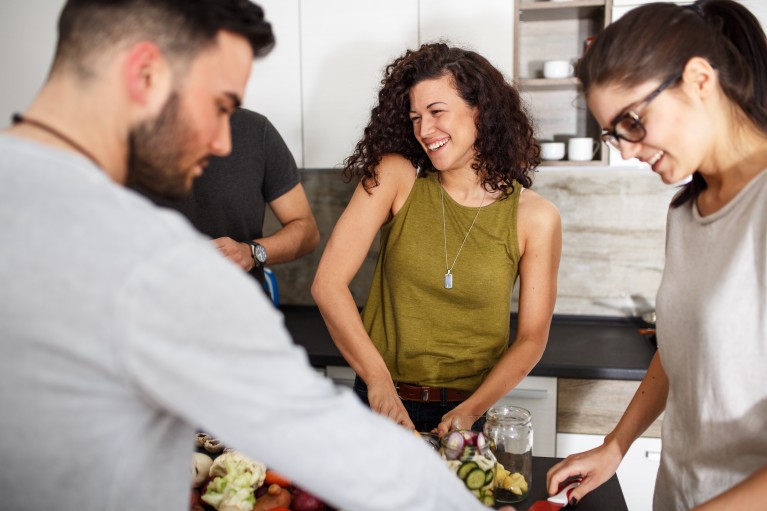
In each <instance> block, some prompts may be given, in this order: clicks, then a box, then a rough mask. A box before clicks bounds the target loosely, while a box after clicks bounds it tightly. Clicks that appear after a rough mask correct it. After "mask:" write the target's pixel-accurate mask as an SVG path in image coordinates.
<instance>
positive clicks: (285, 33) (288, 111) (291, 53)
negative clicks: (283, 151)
mask: <svg viewBox="0 0 767 511" xmlns="http://www.w3.org/2000/svg"><path fill="white" fill-rule="evenodd" d="M258 4H259V5H260V6H261V7H263V9H264V15H265V17H266V19H267V20H268V21H269V22H270V23H271V24H272V30H273V31H274V35H275V39H276V41H277V44H276V45H275V47H274V49H273V50H272V51H271V53H269V55H267V56H266V57H264V58H260V59H256V60H255V61H254V62H253V68H252V71H251V73H250V80H248V84H247V86H246V89H245V97H244V98H243V106H244V107H245V108H249V109H251V110H255V111H256V112H259V113H262V114H264V115H265V116H267V117H268V118H269V120H270V121H271V122H272V124H274V127H275V128H277V131H279V132H280V135H282V138H283V139H284V140H285V143H286V144H287V145H288V147H289V148H290V152H291V153H293V157H294V158H295V159H296V164H297V165H298V167H299V168H301V167H303V166H304V164H303V158H304V156H303V147H302V146H303V144H302V126H301V48H300V44H299V43H300V40H301V38H300V34H299V24H298V0H259V1H258Z"/></svg>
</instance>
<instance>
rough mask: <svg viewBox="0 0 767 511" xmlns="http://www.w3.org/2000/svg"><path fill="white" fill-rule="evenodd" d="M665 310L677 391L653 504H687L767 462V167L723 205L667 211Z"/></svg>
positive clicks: (662, 341)
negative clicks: (712, 210) (714, 208)
mask: <svg viewBox="0 0 767 511" xmlns="http://www.w3.org/2000/svg"><path fill="white" fill-rule="evenodd" d="M657 314H658V322H657V328H658V349H659V352H660V358H661V362H662V363H663V368H664V369H665V371H666V374H667V375H668V378H669V395H668V401H667V404H666V413H665V415H664V418H663V434H662V435H663V453H662V457H661V466H660V470H659V472H658V478H657V482H656V492H655V503H654V509H656V510H658V511H669V510H687V509H690V508H692V507H695V506H696V505H697V504H700V503H702V502H705V501H706V500H709V499H711V498H712V497H714V496H716V495H719V494H720V493H722V492H724V491H726V490H728V489H730V488H731V487H733V486H734V485H736V484H738V483H739V482H740V481H742V480H743V479H745V478H746V477H748V476H749V475H751V474H752V473H754V472H756V471H757V470H758V469H760V468H762V467H764V466H767V378H766V377H765V370H766V369H767V171H764V172H762V173H761V174H760V175H759V176H757V177H755V178H754V179H753V180H752V181H751V182H750V183H749V184H748V185H747V186H746V187H745V188H743V189H742V190H741V191H740V192H739V193H738V194H737V195H736V196H735V197H734V198H733V199H732V200H731V201H730V202H729V203H728V204H727V205H726V206H725V207H723V208H722V209H721V210H719V211H717V212H716V213H713V214H711V215H708V216H705V217H701V216H700V214H699V213H698V209H697V206H695V205H694V204H692V203H689V204H684V205H682V206H680V207H678V208H675V209H671V210H670V211H669V215H668V227H667V243H666V267H665V270H664V273H663V280H662V283H661V286H660V289H659V291H658V300H657Z"/></svg>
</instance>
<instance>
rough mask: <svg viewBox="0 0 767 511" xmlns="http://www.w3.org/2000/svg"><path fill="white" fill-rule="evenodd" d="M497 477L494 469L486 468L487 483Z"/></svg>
mask: <svg viewBox="0 0 767 511" xmlns="http://www.w3.org/2000/svg"><path fill="white" fill-rule="evenodd" d="M493 479H495V474H493V470H492V469H490V470H485V484H490V483H491V482H492V480H493Z"/></svg>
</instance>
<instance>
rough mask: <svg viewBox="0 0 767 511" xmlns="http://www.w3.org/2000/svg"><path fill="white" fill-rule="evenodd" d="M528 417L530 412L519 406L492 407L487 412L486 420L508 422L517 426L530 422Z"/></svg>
mask: <svg viewBox="0 0 767 511" xmlns="http://www.w3.org/2000/svg"><path fill="white" fill-rule="evenodd" d="M530 417H531V414H530V412H529V411H528V410H526V409H525V408H522V407H520V406H511V405H502V406H494V407H492V408H490V409H489V410H488V411H487V419H488V420H496V421H504V422H505V421H509V422H514V423H517V424H524V423H526V422H530Z"/></svg>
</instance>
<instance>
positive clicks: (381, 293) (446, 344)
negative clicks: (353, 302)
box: [362, 174, 522, 391]
mask: <svg viewBox="0 0 767 511" xmlns="http://www.w3.org/2000/svg"><path fill="white" fill-rule="evenodd" d="M521 189H522V187H521V186H520V185H519V184H518V183H516V182H515V183H514V192H513V193H512V194H511V195H510V196H509V197H508V198H506V199H503V200H498V201H496V202H493V203H492V204H489V205H487V206H484V207H482V209H481V211H480V212H479V215H478V216H477V220H476V222H475V223H474V227H473V228H472V229H471V232H470V233H469V236H468V238H467V239H466V243H465V244H464V246H463V248H462V249H461V252H460V255H459V256H458V259H457V261H456V262H455V265H454V266H453V268H452V272H451V273H452V275H453V287H452V289H446V288H445V273H446V271H447V269H446V266H445V237H444V236H443V222H442V199H441V195H440V191H441V185H440V183H439V181H438V180H437V176H436V174H429V175H428V176H427V177H424V178H420V177H419V178H418V179H416V180H415V184H414V185H413V189H412V191H411V192H410V195H409V196H408V198H407V201H406V202H405V204H404V205H403V206H402V209H400V210H399V211H398V212H397V214H396V215H395V216H394V217H393V218H392V219H391V220H390V221H389V222H387V223H386V224H384V225H383V227H382V228H381V248H380V251H379V254H378V261H377V263H376V267H375V271H374V274H373V282H372V285H371V288H370V294H369V296H368V300H367V303H366V304H365V307H364V309H363V311H362V321H363V323H364V325H365V328H366V330H367V332H368V334H369V335H370V338H371V339H372V340H373V344H374V345H375V346H376V348H377V349H378V351H379V352H380V353H381V356H382V357H383V359H384V361H385V362H386V366H387V367H388V369H389V371H390V372H391V375H392V379H393V380H394V381H401V382H407V383H412V384H416V385H430V386H436V387H448V388H454V389H461V390H468V391H473V390H474V389H476V388H477V387H478V386H479V384H480V383H482V381H483V380H484V378H485V377H486V376H487V374H488V372H490V369H492V367H493V366H494V365H495V363H496V362H497V361H498V359H499V358H500V357H501V355H503V353H504V352H505V350H506V348H507V346H508V342H509V313H510V309H511V294H512V290H513V288H514V282H515V281H516V279H517V275H518V273H519V258H520V256H519V243H518V241H517V207H518V204H519V195H520V193H521ZM444 205H445V226H446V232H447V236H446V237H447V260H448V263H447V264H448V266H450V265H452V264H453V260H454V259H455V256H456V253H457V252H458V250H459V247H460V246H461V242H462V241H463V239H464V236H465V235H466V231H467V230H468V229H469V226H470V225H471V222H472V220H473V219H474V217H475V215H477V208H469V207H464V206H462V205H460V204H458V203H457V202H455V201H454V200H453V199H452V198H451V197H450V196H449V195H448V194H447V193H445V194H444Z"/></svg>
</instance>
